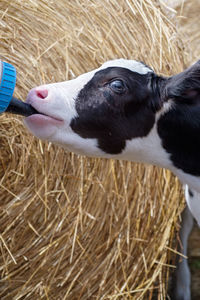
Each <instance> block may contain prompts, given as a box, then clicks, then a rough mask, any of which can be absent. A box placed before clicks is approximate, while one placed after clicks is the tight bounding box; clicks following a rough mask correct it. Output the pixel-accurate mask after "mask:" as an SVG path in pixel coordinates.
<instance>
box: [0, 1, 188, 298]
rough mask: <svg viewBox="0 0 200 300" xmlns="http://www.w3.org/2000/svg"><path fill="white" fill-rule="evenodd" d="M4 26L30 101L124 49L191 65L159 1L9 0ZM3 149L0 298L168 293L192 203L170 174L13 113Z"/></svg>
mask: <svg viewBox="0 0 200 300" xmlns="http://www.w3.org/2000/svg"><path fill="white" fill-rule="evenodd" d="M0 24H1V27H0V35H1V48H0V49H1V50H0V56H1V58H2V59H4V60H7V61H10V62H11V63H12V64H14V65H15V66H16V68H17V70H18V80H17V88H16V93H15V95H16V96H17V97H20V98H22V99H24V98H25V97H26V94H27V92H28V90H29V89H30V88H32V87H33V86H35V85H39V84H42V83H44V82H46V83H48V82H54V81H62V80H66V79H70V78H73V77H74V76H76V75H79V74H80V73H82V72H85V71H88V70H90V69H93V68H95V67H97V66H98V65H99V64H101V63H102V62H104V61H105V60H107V59H113V58H117V57H126V58H134V59H139V60H143V61H145V62H146V63H147V64H149V65H151V66H152V67H153V68H154V69H155V70H156V71H157V72H160V73H162V74H172V73H175V72H178V71H181V70H182V69H183V67H184V55H183V50H182V44H181V42H180V41H179V39H178V37H177V34H176V29H175V27H174V26H173V24H172V23H171V21H169V20H168V18H167V17H166V14H164V13H163V12H162V11H161V9H160V6H159V5H158V3H157V1H151V0H143V1H134V2H133V1H131V0H123V1H120V4H119V3H118V2H117V1H114V0H113V1H106V0H102V1H89V0H82V1H81V0H73V1H64V0H57V1H49V0H40V1H39V0H38V1H37V0H32V1H25V0H24V1H22V0H16V1H11V0H10V1H6V0H3V1H1V2H0ZM0 147H1V150H0V228H1V234H0V251H1V257H0V273H1V281H0V298H1V299H3V300H8V299H16V300H17V299H56V300H58V299H74V300H75V299H83V300H84V299H152V295H153V294H154V292H155V293H156V295H157V296H156V298H157V299H166V297H167V296H166V289H167V281H168V276H169V270H170V269H172V267H171V266H169V265H168V264H169V262H170V260H169V258H170V257H171V255H172V253H173V251H174V250H173V249H171V247H172V239H173V236H174V232H175V229H176V222H177V220H178V216H179V214H180V212H181V210H182V209H183V202H182V201H181V198H182V197H181V188H180V186H179V183H178V181H177V179H176V178H174V177H173V176H172V175H171V174H170V172H168V171H165V170H160V169H157V168H153V167H150V166H146V167H144V166H141V165H137V164H132V163H130V162H121V161H120V162H118V161H112V160H109V161H107V160H100V159H86V158H84V157H79V156H76V155H74V154H69V153H65V152H64V151H63V150H62V149H60V148H57V147H55V146H53V145H51V144H47V143H42V142H40V141H38V140H36V139H35V138H34V137H32V136H31V135H30V134H29V133H28V132H27V131H26V129H25V128H24V127H23V125H22V122H21V118H20V117H19V118H17V117H15V116H8V115H2V116H0Z"/></svg>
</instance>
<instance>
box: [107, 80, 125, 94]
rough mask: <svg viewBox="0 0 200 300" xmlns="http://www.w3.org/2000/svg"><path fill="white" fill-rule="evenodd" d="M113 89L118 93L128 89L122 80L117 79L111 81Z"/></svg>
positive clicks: (110, 84)
mask: <svg viewBox="0 0 200 300" xmlns="http://www.w3.org/2000/svg"><path fill="white" fill-rule="evenodd" d="M109 86H110V88H111V90H112V91H113V92H115V93H117V94H122V93H124V92H125V90H126V86H125V84H124V82H123V81H122V80H119V79H116V80H113V81H111V82H110V83H109Z"/></svg>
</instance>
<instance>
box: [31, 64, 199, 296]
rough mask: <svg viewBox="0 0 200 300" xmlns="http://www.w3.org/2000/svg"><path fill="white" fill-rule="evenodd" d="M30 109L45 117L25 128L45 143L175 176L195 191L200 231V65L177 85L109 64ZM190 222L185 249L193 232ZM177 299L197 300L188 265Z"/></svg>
mask: <svg viewBox="0 0 200 300" xmlns="http://www.w3.org/2000/svg"><path fill="white" fill-rule="evenodd" d="M27 102H28V103H30V104H31V105H32V106H33V107H34V108H35V109H36V110H37V111H39V112H41V114H36V115H32V116H29V117H27V118H26V119H25V124H26V125H27V127H28V128H29V129H30V131H31V132H32V133H33V134H34V135H36V136H37V137H39V138H41V139H47V140H49V141H51V142H54V143H57V144H60V145H62V146H64V147H65V148H67V149H69V150H70V151H73V152H75V153H79V154H84V155H88V156H98V157H106V158H116V159H124V160H130V161H137V162H145V163H150V164H153V165H158V166H162V167H164V168H168V169H170V170H171V171H172V172H173V173H174V174H176V175H177V176H178V177H179V178H180V180H181V181H182V182H183V184H187V185H188V186H189V188H190V190H189V189H188V187H187V186H186V200H187V204H188V206H189V208H190V211H191V212H192V215H193V216H194V218H195V219H196V220H197V222H198V223H199V224H200V61H198V62H197V63H196V64H194V65H193V66H191V67H190V68H189V69H187V70H185V71H184V72H182V73H180V74H178V75H175V76H172V77H169V78H164V77H160V76H157V75H156V74H155V73H154V72H153V70H152V69H151V68H149V67H148V66H146V65H145V64H143V63H141V62H138V61H134V60H125V59H118V60H113V61H108V62H106V63H105V64H103V65H102V66H101V67H100V68H98V69H96V70H93V71H91V72H89V73H85V74H83V75H81V76H79V77H77V78H76V79H74V80H70V81H67V82H61V83H55V84H50V85H43V86H40V87H36V88H34V89H32V90H31V91H30V93H29V95H28V97H27ZM186 215H187V218H186V222H188V226H185V224H186V223H184V224H183V230H182V233H181V234H182V239H183V244H184V247H185V248H186V247H187V238H188V235H189V232H190V229H191V226H192V221H191V216H190V213H187V214H186ZM184 228H185V230H184ZM184 253H185V254H186V252H185V250H184ZM175 294H176V296H175V297H174V298H173V299H179V300H180V299H182V300H183V299H184V300H189V299H190V274H189V269H188V265H187V261H186V260H185V259H183V261H182V263H180V265H179V267H178V272H177V287H176V290H175Z"/></svg>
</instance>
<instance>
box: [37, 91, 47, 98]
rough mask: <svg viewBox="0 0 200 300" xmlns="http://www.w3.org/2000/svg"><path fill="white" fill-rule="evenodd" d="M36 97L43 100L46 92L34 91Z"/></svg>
mask: <svg viewBox="0 0 200 300" xmlns="http://www.w3.org/2000/svg"><path fill="white" fill-rule="evenodd" d="M36 95H37V96H38V97H39V98H41V99H45V98H46V97H47V96H48V91H47V90H46V89H44V90H36Z"/></svg>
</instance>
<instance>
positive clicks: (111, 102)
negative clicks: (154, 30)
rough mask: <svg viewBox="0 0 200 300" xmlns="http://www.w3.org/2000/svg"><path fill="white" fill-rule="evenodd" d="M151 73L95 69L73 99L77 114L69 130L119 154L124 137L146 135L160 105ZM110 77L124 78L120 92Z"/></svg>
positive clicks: (123, 69)
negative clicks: (94, 140)
mask: <svg viewBox="0 0 200 300" xmlns="http://www.w3.org/2000/svg"><path fill="white" fill-rule="evenodd" d="M152 74H153V73H148V74H145V75H141V74H138V73H136V72H132V71H130V70H128V69H126V68H121V67H109V68H107V69H104V70H100V71H98V72H97V73H96V74H95V75H94V77H93V78H92V79H91V80H90V81H89V82H88V83H87V84H86V85H85V87H84V88H83V89H82V90H81V91H80V93H79V95H78V97H77V99H76V110H77V113H78V117H76V118H74V119H73V120H72V122H71V124H70V126H71V128H72V130H73V131H74V132H76V133H77V134H79V135H80V136H81V137H83V138H95V139H97V140H98V147H99V148H100V149H101V150H103V151H104V152H106V153H109V154H119V153H121V152H122V151H123V150H124V148H125V146H126V140H131V139H132V138H136V137H145V136H147V135H148V133H149V132H150V130H151V128H152V127H153V125H154V122H155V108H156V107H158V106H159V105H158V103H157V102H159V97H158V96H157V95H156V94H155V93H153V92H152V88H151V79H152V76H154V77H155V75H152ZM113 80H121V81H123V83H124V86H125V91H124V92H123V93H121V94H119V93H116V92H114V91H113V90H112V88H111V87H110V86H109V84H110V82H112V81H113Z"/></svg>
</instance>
